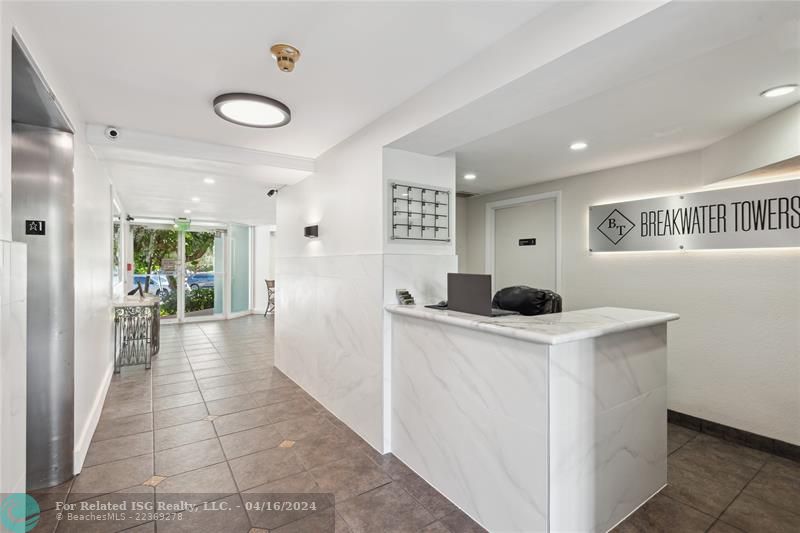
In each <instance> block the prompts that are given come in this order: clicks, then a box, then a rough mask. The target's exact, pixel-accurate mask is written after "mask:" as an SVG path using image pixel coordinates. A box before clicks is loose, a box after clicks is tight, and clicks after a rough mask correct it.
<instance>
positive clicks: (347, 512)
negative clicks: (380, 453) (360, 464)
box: [336, 483, 435, 533]
mask: <svg viewBox="0 0 800 533" xmlns="http://www.w3.org/2000/svg"><path fill="white" fill-rule="evenodd" d="M336 511H337V512H338V513H339V514H340V515H342V518H344V521H345V522H347V525H348V526H350V530H351V531H352V532H353V533H372V532H374V531H384V532H401V531H402V532H405V531H418V530H420V529H422V528H423V527H425V526H426V525H428V524H430V523H431V522H433V521H434V520H435V518H434V517H433V515H431V513H429V512H428V511H427V510H426V509H425V508H424V507H422V506H421V505H420V504H419V503H418V502H417V501H416V500H415V499H414V498H412V497H411V496H410V495H409V494H408V493H407V492H406V491H405V490H403V488H402V487H400V486H399V485H397V484H396V483H389V484H387V485H383V486H382V487H378V488H376V489H374V490H371V491H369V492H366V493H364V494H361V495H359V496H356V497H355V498H352V499H350V500H347V501H345V502H343V503H341V504H339V505H338V506H337V509H336Z"/></svg>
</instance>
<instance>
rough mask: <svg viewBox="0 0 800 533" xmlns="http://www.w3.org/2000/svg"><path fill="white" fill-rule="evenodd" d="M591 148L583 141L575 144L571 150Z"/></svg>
mask: <svg viewBox="0 0 800 533" xmlns="http://www.w3.org/2000/svg"><path fill="white" fill-rule="evenodd" d="M587 146H589V145H588V144H586V143H585V142H583V141H575V142H574V143H572V144H570V145H569V149H570V150H575V151H577V150H586V147H587Z"/></svg>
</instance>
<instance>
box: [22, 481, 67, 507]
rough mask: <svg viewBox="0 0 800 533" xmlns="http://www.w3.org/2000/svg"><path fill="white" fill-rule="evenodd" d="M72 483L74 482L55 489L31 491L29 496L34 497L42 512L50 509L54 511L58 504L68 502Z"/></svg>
mask: <svg viewBox="0 0 800 533" xmlns="http://www.w3.org/2000/svg"><path fill="white" fill-rule="evenodd" d="M72 481H73V480H72V479H70V480H69V481H67V482H65V483H62V484H60V485H56V486H55V487H49V488H46V489H40V490H35V491H31V492H30V493H29V494H30V495H31V496H33V499H34V500H36V503H38V504H39V509H40V510H41V511H47V510H48V509H53V508H54V507H55V506H56V504H57V503H58V502H62V503H63V502H64V501H66V499H67V494H68V493H69V489H70V487H72Z"/></svg>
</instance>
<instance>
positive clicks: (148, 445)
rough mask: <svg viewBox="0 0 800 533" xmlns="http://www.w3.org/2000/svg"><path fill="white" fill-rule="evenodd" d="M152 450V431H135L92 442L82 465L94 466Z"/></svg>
mask: <svg viewBox="0 0 800 533" xmlns="http://www.w3.org/2000/svg"><path fill="white" fill-rule="evenodd" d="M152 452H153V433H152V432H150V431H148V432H146V433H136V434H134V435H127V436H125V437H116V438H113V439H108V440H102V441H98V442H92V444H91V445H89V451H88V453H87V454H86V459H85V461H84V463H83V465H84V466H95V465H99V464H103V463H110V462H112V461H119V460H120V459H127V458H128V457H135V456H137V455H144V454H146V453H152Z"/></svg>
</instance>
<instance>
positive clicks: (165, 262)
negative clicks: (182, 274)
mask: <svg viewBox="0 0 800 533" xmlns="http://www.w3.org/2000/svg"><path fill="white" fill-rule="evenodd" d="M177 267H178V261H177V260H175V259H162V260H161V270H162V271H163V272H164V273H165V274H175V270H176V269H177Z"/></svg>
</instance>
